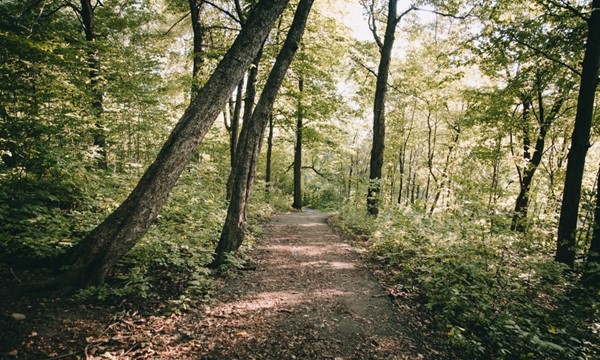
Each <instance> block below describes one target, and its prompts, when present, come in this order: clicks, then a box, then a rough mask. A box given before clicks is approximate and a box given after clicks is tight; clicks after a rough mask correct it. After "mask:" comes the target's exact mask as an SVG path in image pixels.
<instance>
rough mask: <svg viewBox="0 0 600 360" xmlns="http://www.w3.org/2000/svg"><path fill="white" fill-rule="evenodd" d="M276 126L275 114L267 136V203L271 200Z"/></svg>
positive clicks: (271, 119) (271, 116)
mask: <svg viewBox="0 0 600 360" xmlns="http://www.w3.org/2000/svg"><path fill="white" fill-rule="evenodd" d="M274 127H275V124H274V122H273V114H272V113H271V115H270V116H269V135H268V136H267V164H266V169H265V197H266V199H267V202H269V200H270V198H271V171H272V170H271V163H272V160H273V129H274Z"/></svg>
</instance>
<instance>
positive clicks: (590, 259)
mask: <svg viewBox="0 0 600 360" xmlns="http://www.w3.org/2000/svg"><path fill="white" fill-rule="evenodd" d="M592 227H593V232H592V241H591V243H590V249H589V251H588V254H587V259H586V262H585V268H584V270H583V275H582V276H581V282H582V283H583V284H584V285H585V286H586V287H588V288H598V287H600V170H598V177H597V179H596V207H595V208H594V224H593V226H592Z"/></svg>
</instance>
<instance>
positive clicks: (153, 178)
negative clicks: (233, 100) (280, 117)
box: [48, 0, 288, 287]
mask: <svg viewBox="0 0 600 360" xmlns="http://www.w3.org/2000/svg"><path fill="white" fill-rule="evenodd" d="M287 3H288V0H269V1H267V0H262V1H260V2H259V3H258V4H257V5H256V8H255V9H254V11H253V12H252V14H251V16H250V18H249V19H248V22H247V24H246V26H245V28H244V29H243V30H242V31H241V32H240V34H239V35H238V37H237V39H236V40H235V42H234V43H233V45H232V46H231V48H230V49H229V51H228V52H227V54H225V56H224V57H223V60H221V62H220V63H219V65H218V66H217V68H216V69H215V71H214V73H213V75H212V76H211V77H210V78H209V79H208V81H207V82H206V84H205V85H204V86H203V87H202V89H201V90H200V91H199V93H198V96H197V97H196V98H195V99H194V100H193V101H192V103H191V104H190V106H189V107H188V108H187V110H186V111H185V113H184V114H183V116H182V117H181V119H180V120H179V122H178V123H177V125H176V126H175V128H174V129H173V131H172V132H171V134H170V136H169V138H168V140H167V142H166V143H165V144H164V145H163V147H162V149H161V151H160V152H159V154H158V156H157V158H156V160H155V161H154V163H152V165H150V167H149V168H148V170H147V171H146V172H145V173H144V175H143V176H142V178H141V180H140V182H139V183H138V185H137V186H136V187H135V189H134V190H133V192H132V193H131V194H130V195H129V197H128V198H127V199H126V200H125V201H124V202H123V203H122V204H121V205H120V206H119V207H118V208H117V209H116V210H115V211H114V212H113V213H112V214H110V215H109V216H108V217H107V218H106V220H104V221H103V222H102V223H101V224H100V225H98V226H97V227H96V228H95V229H94V230H92V231H91V233H90V234H89V235H88V236H87V237H86V238H85V239H83V240H82V241H81V242H80V243H79V244H78V245H77V246H76V247H74V248H72V250H71V251H70V252H69V253H68V254H67V256H66V258H67V260H70V262H71V263H70V264H68V265H71V268H70V270H69V272H68V273H66V274H64V275H63V276H62V277H61V278H59V279H57V280H56V281H55V282H54V284H48V285H59V286H63V287H72V286H75V287H80V286H86V285H91V284H97V283H102V282H103V281H104V278H105V275H106V273H107V272H108V270H109V269H110V268H111V267H112V266H113V265H114V264H115V263H116V262H117V261H118V260H119V259H120V258H121V257H122V256H123V255H124V254H125V253H127V252H128V251H129V250H130V249H131V248H132V247H133V246H134V245H135V244H136V243H137V241H138V240H139V239H140V238H141V237H142V235H143V234H144V233H145V232H146V231H147V229H148V227H149V226H150V224H151V223H152V222H153V221H154V220H155V219H156V216H157V215H158V213H159V212H160V210H161V208H162V206H163V205H164V203H165V202H166V200H167V198H168V195H169V193H170V191H171V189H172V188H173V186H174V185H175V183H176V182H177V179H178V178H179V176H180V174H181V172H182V171H183V169H184V167H185V165H186V163H187V162H188V161H189V160H190V158H191V157H192V156H193V153H194V150H195V149H196V147H197V146H198V144H199V143H200V142H201V141H202V139H203V138H204V136H205V135H206V133H207V132H208V129H209V128H210V126H211V125H212V124H213V123H214V121H215V119H216V118H217V116H218V114H219V113H220V111H221V110H222V109H223V107H224V106H225V103H226V102H227V100H228V98H229V96H230V95H231V93H232V92H233V89H234V88H235V86H236V85H237V84H238V82H239V81H240V79H242V77H243V76H244V73H245V71H246V69H247V68H248V66H249V65H250V63H251V61H252V59H253V58H254V57H255V56H256V54H257V53H258V51H259V49H260V46H261V44H262V43H263V41H264V40H265V38H266V37H267V35H268V33H269V31H270V29H271V26H272V25H273V23H274V22H275V20H276V19H277V17H278V16H280V15H281V13H282V12H283V10H284V8H285V7H286V5H287Z"/></svg>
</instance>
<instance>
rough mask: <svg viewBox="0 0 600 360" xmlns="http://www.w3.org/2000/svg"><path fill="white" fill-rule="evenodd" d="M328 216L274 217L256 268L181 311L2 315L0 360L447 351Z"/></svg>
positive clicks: (84, 309) (82, 309) (404, 355)
mask: <svg viewBox="0 0 600 360" xmlns="http://www.w3.org/2000/svg"><path fill="white" fill-rule="evenodd" d="M325 220H326V215H325V214H323V213H319V212H315V211H310V210H309V211H305V212H296V213H290V214H284V215H279V216H276V217H275V218H274V219H273V220H272V222H271V223H269V224H268V225H267V226H266V229H265V232H264V234H263V236H262V238H261V239H260V240H259V241H258V244H257V247H256V249H255V250H254V251H253V258H254V261H255V264H256V269H254V270H252V271H241V272H240V273H239V275H237V276H235V277H234V278H232V279H229V280H227V284H226V285H225V286H223V287H221V288H220V289H219V290H218V293H217V294H216V296H215V298H216V300H215V302H214V303H212V304H210V305H202V304H201V303H200V305H199V307H198V308H194V309H190V310H189V311H188V312H185V313H183V314H179V315H177V314H173V315H169V316H161V315H152V316H148V315H144V314H139V313H138V312H137V311H133V310H126V309H125V308H123V309H122V310H118V309H117V308H114V307H111V308H104V307H96V306H93V305H76V304H75V303H71V302H64V301H63V300H61V299H60V298H54V299H50V300H49V302H50V304H52V306H49V307H48V309H45V308H43V307H42V308H40V309H41V310H39V311H34V310H32V309H30V310H27V309H24V310H23V311H26V310H27V311H28V312H27V314H28V315H27V316H28V317H27V320H25V321H19V322H15V321H13V320H12V319H10V318H8V317H7V316H5V317H3V318H2V320H3V323H4V329H5V330H4V331H5V334H4V335H6V336H2V334H0V343H2V342H4V343H5V346H2V351H0V359H89V360H94V359H96V360H100V359H109V360H114V359H119V360H121V359H123V360H125V359H177V360H183V359H215V360H216V359H219V360H221V359H277V360H280V359H340V360H341V359H446V358H449V356H447V355H446V354H445V352H444V351H442V352H439V351H436V350H435V349H436V343H439V342H438V341H437V340H436V339H439V338H438V337H436V336H433V335H431V333H430V332H429V331H428V330H427V326H425V325H423V322H424V321H423V320H421V316H420V314H419V313H418V311H417V310H415V307H414V306H412V303H411V301H410V300H406V299H402V298H399V299H398V300H397V301H392V299H391V298H390V297H389V295H388V293H387V292H386V291H385V289H384V287H383V286H382V285H380V284H379V283H378V281H377V279H376V278H375V277H374V276H373V275H372V273H371V272H370V271H369V270H368V269H367V268H366V267H365V265H364V264H363V262H362V261H361V259H360V257H359V255H358V254H357V253H356V251H355V250H354V249H353V248H352V247H351V246H350V245H349V244H348V243H347V242H345V241H344V240H343V239H341V238H340V237H339V236H338V235H336V234H335V233H333V232H332V231H331V230H330V229H329V227H328V226H327V225H326V223H325ZM49 309H52V310H49ZM5 315H6V314H5ZM2 328H3V327H2V326H0V331H1V330H2ZM7 336H8V337H7Z"/></svg>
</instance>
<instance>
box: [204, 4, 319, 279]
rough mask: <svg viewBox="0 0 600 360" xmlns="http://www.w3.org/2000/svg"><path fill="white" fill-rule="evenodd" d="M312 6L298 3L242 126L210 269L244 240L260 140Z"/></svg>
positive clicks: (217, 264)
mask: <svg viewBox="0 0 600 360" xmlns="http://www.w3.org/2000/svg"><path fill="white" fill-rule="evenodd" d="M312 3H313V0H301V1H300V3H299V4H298V9H297V10H296V14H295V16H294V20H293V22H292V26H291V27H290V30H289V32H288V36H287V38H286V40H285V43H284V45H283V47H282V48H281V51H280V52H279V55H278V56H277V60H276V61H275V65H274V66H273V69H272V70H271V73H270V74H269V78H268V79H267V83H266V84H265V88H264V90H263V92H262V94H261V96H260V100H259V102H258V104H257V105H256V109H255V110H254V113H253V114H252V117H251V118H250V119H249V120H248V121H247V122H245V123H244V125H243V126H242V132H241V134H240V141H239V146H238V151H237V154H236V172H235V179H234V182H233V191H232V196H231V201H230V202H229V207H228V209H227V217H226V219H225V224H224V226H223V230H222V232H221V237H220V240H219V244H218V246H217V249H216V251H215V258H214V261H213V263H212V264H211V267H217V266H219V265H221V264H223V262H224V261H225V258H226V255H227V253H230V252H232V251H235V250H237V249H238V248H239V247H240V245H241V244H242V242H243V240H244V235H245V234H244V230H245V224H246V205H247V203H248V197H249V194H250V191H251V189H252V184H253V181H254V175H255V174H256V167H257V164H258V157H259V154H260V146H261V142H262V137H263V134H264V131H265V128H266V125H267V122H268V121H269V118H270V117H271V113H272V109H273V104H274V103H275V97H276V96H277V92H278V91H279V88H280V87H281V83H282V82H283V78H284V77H285V74H286V72H287V70H288V68H289V66H290V64H291V62H292V59H293V57H294V54H295V53H296V50H297V49H298V44H299V43H300V40H301V39H302V34H303V33H304V28H305V26H306V20H307V18H308V14H309V13H310V8H311V6H312Z"/></svg>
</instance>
